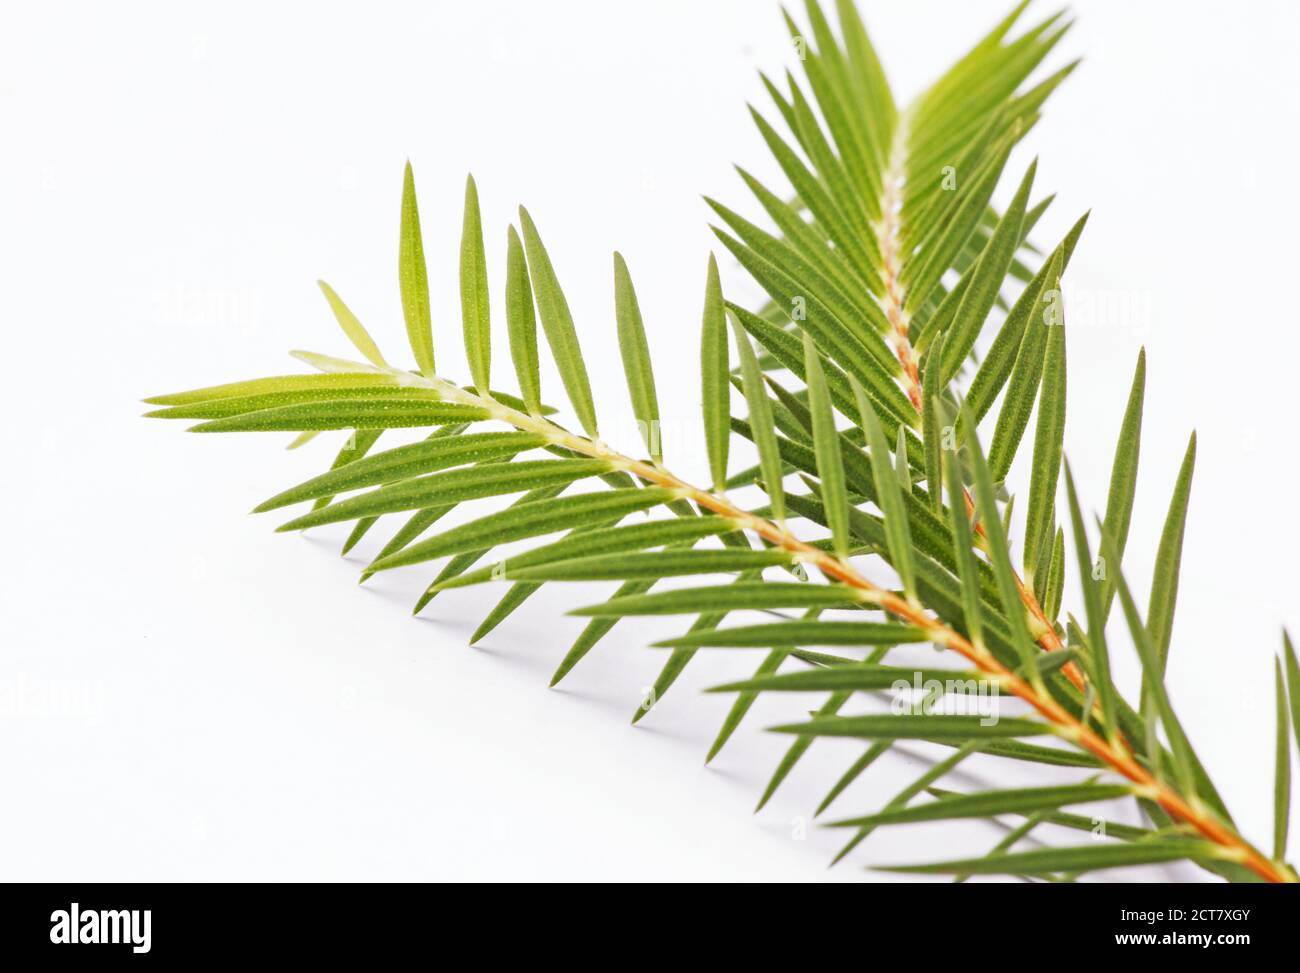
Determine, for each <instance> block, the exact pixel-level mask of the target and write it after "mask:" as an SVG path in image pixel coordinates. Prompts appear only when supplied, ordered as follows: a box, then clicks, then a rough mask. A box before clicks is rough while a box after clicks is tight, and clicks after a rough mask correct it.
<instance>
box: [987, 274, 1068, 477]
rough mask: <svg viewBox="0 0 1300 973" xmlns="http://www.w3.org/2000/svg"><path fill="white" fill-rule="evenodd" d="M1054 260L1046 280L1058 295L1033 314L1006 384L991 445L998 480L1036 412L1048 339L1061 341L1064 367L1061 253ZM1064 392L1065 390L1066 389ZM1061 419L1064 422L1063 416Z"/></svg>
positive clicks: (1007, 469) (992, 468)
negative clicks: (1030, 415) (1035, 402)
mask: <svg viewBox="0 0 1300 973" xmlns="http://www.w3.org/2000/svg"><path fill="white" fill-rule="evenodd" d="M1052 259H1053V263H1054V270H1055V273H1052V272H1049V273H1048V275H1047V279H1048V282H1049V283H1051V284H1052V289H1051V291H1050V293H1052V294H1054V295H1056V296H1055V297H1054V298H1053V301H1052V303H1051V304H1050V305H1049V306H1048V307H1047V308H1046V309H1043V310H1041V313H1039V314H1035V315H1031V316H1030V318H1029V323H1028V324H1027V325H1026V326H1025V336H1024V338H1023V339H1022V340H1021V342H1020V352H1019V353H1018V354H1017V355H1016V364H1015V366H1014V367H1013V368H1012V370H1011V380H1010V381H1009V382H1008V383H1007V391H1006V395H1005V397H1004V398H1003V399H1002V409H1001V411H1000V412H999V413H998V421H997V425H996V426H995V427H994V430H993V439H992V441H991V443H990V445H989V470H990V471H991V472H992V474H993V480H994V482H997V483H1000V482H1002V481H1003V480H1005V479H1006V477H1007V474H1008V473H1009V472H1010V471H1011V463H1012V461H1013V460H1014V459H1015V458H1016V452H1017V450H1019V448H1020V440H1021V438H1022V437H1023V436H1024V434H1025V428H1026V427H1027V426H1028V425H1029V414H1030V413H1031V412H1032V411H1033V408H1034V399H1035V398H1036V397H1037V395H1038V387H1039V384H1040V382H1041V378H1042V374H1043V362H1044V359H1045V357H1046V354H1047V346H1048V344H1049V342H1051V341H1055V342H1056V343H1058V344H1059V346H1060V348H1061V363H1062V367H1064V348H1065V335H1064V331H1065V321H1064V319H1063V317H1064V316H1063V314H1062V312H1061V308H1060V304H1061V299H1060V287H1061V285H1060V260H1061V257H1060V254H1057V255H1056V256H1055V257H1053V258H1052ZM1061 392H1062V393H1064V388H1062V389H1061ZM1061 421H1062V422H1064V418H1063V417H1062V420H1061ZM1031 489H1032V487H1031Z"/></svg>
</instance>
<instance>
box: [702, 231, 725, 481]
mask: <svg viewBox="0 0 1300 973" xmlns="http://www.w3.org/2000/svg"><path fill="white" fill-rule="evenodd" d="M700 344H701V352H700V357H701V359H702V363H703V379H704V385H703V388H704V443H705V446H706V448H707V450H708V454H709V472H710V473H711V474H712V476H713V490H714V492H715V493H723V492H724V491H725V487H726V482H727V450H728V447H729V446H730V445H731V425H730V420H731V385H730V383H729V382H728V379H727V376H728V374H729V373H730V371H731V365H730V363H729V362H728V360H727V358H728V356H727V310H726V306H725V304H724V303H723V299H722V283H721V280H720V279H719V276H718V262H717V260H716V259H715V258H714V256H713V254H709V274H708V280H707V281H706V283H705V287H704V326H703V329H702V332H701V339H700Z"/></svg>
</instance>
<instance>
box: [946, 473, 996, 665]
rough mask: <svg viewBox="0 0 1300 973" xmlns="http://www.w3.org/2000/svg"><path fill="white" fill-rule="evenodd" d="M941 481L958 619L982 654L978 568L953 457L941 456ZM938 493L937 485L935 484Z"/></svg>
mask: <svg viewBox="0 0 1300 973" xmlns="http://www.w3.org/2000/svg"><path fill="white" fill-rule="evenodd" d="M943 474H944V479H945V480H946V481H947V485H948V516H949V521H950V523H951V525H952V546H953V553H954V554H955V556H956V559H957V576H958V578H959V579H960V580H961V604H962V617H963V618H964V619H965V620H966V633H967V635H968V636H969V638H970V643H971V645H973V646H975V648H976V649H977V650H978V651H981V652H983V651H985V646H984V622H983V617H982V616H983V611H984V610H983V608H982V607H981V605H980V586H979V569H978V568H977V567H976V566H975V554H974V538H973V537H972V534H971V525H970V514H969V513H968V512H967V510H966V490H965V488H964V487H963V486H962V482H961V472H960V470H959V469H958V463H957V457H956V455H955V454H952V455H950V456H948V457H945V459H944V463H943ZM935 492H936V493H938V492H939V491H938V484H936V485H935Z"/></svg>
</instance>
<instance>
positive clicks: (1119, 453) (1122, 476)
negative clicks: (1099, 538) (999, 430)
mask: <svg viewBox="0 0 1300 973" xmlns="http://www.w3.org/2000/svg"><path fill="white" fill-rule="evenodd" d="M1146 374H1147V353H1146V350H1145V349H1143V350H1142V351H1140V352H1138V361H1137V370H1136V371H1135V372H1134V373H1133V388H1132V390H1131V391H1130V392H1129V397H1128V406H1127V407H1126V408H1125V409H1124V421H1123V422H1122V423H1121V425H1120V430H1119V441H1118V442H1117V443H1116V444H1115V460H1114V463H1113V464H1112V465H1111V470H1110V494H1109V496H1108V498H1107V500H1106V518H1105V520H1104V523H1105V525H1106V528H1105V529H1106V534H1107V536H1109V537H1111V538H1113V539H1114V541H1115V550H1117V551H1118V552H1119V554H1120V556H1121V557H1123V556H1124V546H1125V544H1127V542H1128V528H1129V522H1130V520H1131V519H1132V516H1133V499H1134V497H1135V496H1136V494H1137V471H1138V454H1139V452H1140V447H1141V443H1142V400H1143V397H1144V395H1145V391H1146ZM1175 584H1177V579H1176V578H1175ZM1114 597H1115V586H1114V584H1113V583H1112V582H1111V581H1110V579H1109V578H1107V580H1106V582H1105V583H1104V584H1103V585H1102V614H1103V615H1105V616H1107V617H1109V615H1110V606H1111V602H1112V600H1113V599H1114ZM1149 614H1151V612H1150V610H1149V609H1148V615H1149Z"/></svg>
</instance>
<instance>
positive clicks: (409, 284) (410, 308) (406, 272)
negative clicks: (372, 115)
mask: <svg viewBox="0 0 1300 973" xmlns="http://www.w3.org/2000/svg"><path fill="white" fill-rule="evenodd" d="M397 279H398V283H399V284H400V285H401V291H402V314H403V315H405V317H406V334H407V337H408V338H409V339H410V341H411V351H412V352H413V353H414V354H415V363H416V364H417V365H418V366H419V367H420V373H421V374H422V375H424V376H425V377H426V378H432V377H433V376H434V374H435V369H434V364H433V321H432V318H431V317H430V315H429V270H428V267H426V266H425V263H424V243H423V241H422V239H421V237H420V208H419V206H418V205H417V204H416V202H415V173H414V172H413V171H412V170H411V163H409V162H408V163H406V174H405V176H404V178H403V181H402V232H401V242H400V245H399V247H398V253H397Z"/></svg>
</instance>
